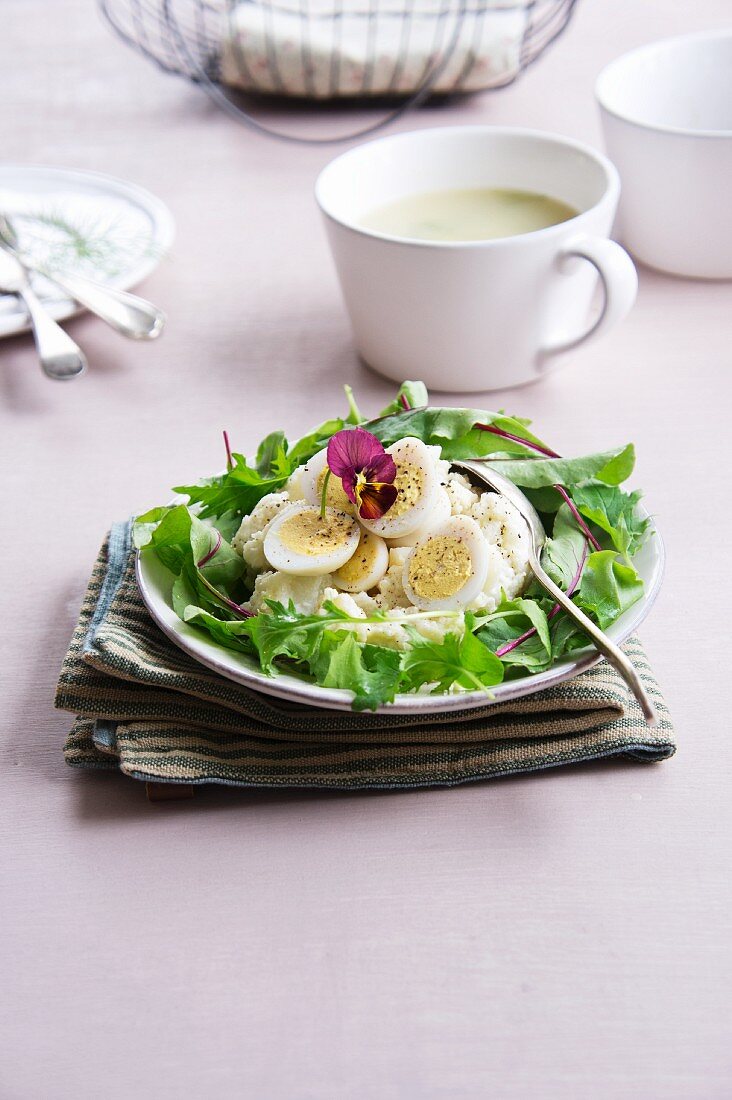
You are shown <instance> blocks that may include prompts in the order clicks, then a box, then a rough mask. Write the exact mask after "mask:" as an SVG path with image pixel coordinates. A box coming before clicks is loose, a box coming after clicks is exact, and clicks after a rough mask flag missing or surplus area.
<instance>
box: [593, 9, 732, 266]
mask: <svg viewBox="0 0 732 1100" xmlns="http://www.w3.org/2000/svg"><path fill="white" fill-rule="evenodd" d="M595 94H596V96H597V101H598V103H599V106H600V115H601V119H602V126H603V131H604V134H605V145H606V148H607V152H608V154H609V156H610V159H611V160H612V161H613V162H614V163H615V165H616V167H617V168H618V170H619V172H620V178H621V180H622V192H621V199H620V208H619V213H618V233H619V236H620V237H621V239H622V241H623V243H624V244H625V245H626V247H627V248H629V249H630V251H631V252H632V253H633V255H634V256H635V257H636V258H637V259H638V260H641V261H642V262H643V263H646V264H649V265H650V266H651V267H656V268H659V269H660V270H662V271H668V272H670V273H672V274H674V275H687V276H692V277H695V278H706V279H729V278H732V202H731V201H730V195H731V194H732V30H722V31H712V32H705V33H702V34H691V35H684V36H682V37H680V38H669V39H666V40H664V41H662V42H653V43H651V44H650V45H647V46H642V47H641V48H640V49H637V50H633V51H631V52H630V53H627V54H624V55H623V56H622V57H619V58H617V59H616V60H615V61H613V62H611V63H610V64H609V65H608V66H607V67H606V68H605V69H603V71H602V72H601V73H600V76H599V77H598V79H597V83H596V85H595Z"/></svg>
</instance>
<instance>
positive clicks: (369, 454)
mask: <svg viewBox="0 0 732 1100" xmlns="http://www.w3.org/2000/svg"><path fill="white" fill-rule="evenodd" d="M328 469H329V470H330V471H331V473H333V474H335V475H336V477H339V478H340V479H341V482H342V483H343V491H344V492H345V494H346V496H347V497H348V499H349V500H350V501H351V502H352V503H353V504H355V505H357V507H358V514H359V515H360V516H361V518H362V519H381V517H382V516H383V515H384V513H385V512H388V510H389V509H390V508H391V506H392V504H393V503H394V501H395V500H396V498H397V489H396V486H395V485H394V484H393V482H394V478H395V477H396V465H395V463H394V459H393V458H392V457H391V455H388V454H387V453H386V451H385V450H384V448H383V446H382V444H381V443H380V442H379V440H378V439H377V438H376V436H375V435H372V434H371V432H367V431H366V429H365V428H344V429H343V430H342V431H340V432H336V434H335V435H334V436H332V437H331V439H330V442H329V443H328Z"/></svg>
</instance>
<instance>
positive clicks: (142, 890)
mask: <svg viewBox="0 0 732 1100" xmlns="http://www.w3.org/2000/svg"><path fill="white" fill-rule="evenodd" d="M729 15H730V11H729V4H728V2H727V0H700V2H699V3H697V4H695V5H694V6H693V8H692V7H690V6H689V5H687V4H683V5H682V4H678V3H674V2H673V0H653V2H647V3H644V4H630V3H626V4H617V3H615V2H613V0H594V2H592V3H590V2H589V0H584V2H583V3H580V5H579V10H578V12H577V15H576V19H575V20H574V22H573V23H572V25H571V27H570V29H569V31H568V33H567V34H566V36H565V37H564V39H563V40H562V41H561V43H559V44H558V45H557V46H556V47H555V48H554V50H553V51H552V52H551V54H550V55H548V56H547V57H546V58H545V59H543V60H542V61H541V62H540V63H539V64H537V66H536V67H535V68H534V69H532V70H531V71H530V72H528V73H527V74H525V76H524V78H523V79H521V80H520V81H519V82H518V83H516V84H515V86H513V87H510V88H508V89H505V90H504V91H502V92H499V93H496V94H493V95H484V96H476V97H475V98H472V99H469V100H467V101H465V102H463V103H461V104H457V105H453V106H449V107H448V106H444V107H433V108H429V109H426V110H422V111H421V112H419V114H416V115H414V116H412V117H409V118H408V119H407V120H405V121H404V122H403V123H402V124H401V126H402V127H403V128H410V127H423V126H433V125H436V124H441V123H446V122H450V123H452V122H454V123H459V122H482V123H485V122H487V123H499V124H521V125H528V126H533V127H539V128H545V129H551V130H558V131H561V132H564V133H566V134H570V135H573V136H575V137H578V138H581V139H585V140H589V141H590V142H594V143H599V140H600V138H599V128H598V122H597V118H596V115H595V109H594V106H593V102H592V96H591V93H592V85H593V78H594V76H595V74H596V73H597V71H598V70H599V68H600V67H601V66H602V64H604V63H605V62H606V61H608V60H609V59H611V58H612V57H614V56H616V55H617V54H619V53H621V52H622V51H624V50H626V49H628V48H630V47H632V46H634V45H636V44H639V43H642V42H645V41H649V40H651V39H653V38H656V37H662V36H666V35H669V34H673V33H677V32H680V31H684V30H695V29H703V28H706V27H715V26H719V25H723V24H724V23H725V21H729ZM0 57H1V58H2V74H3V78H2V79H3V94H2V97H0V142H1V144H0V149H1V155H2V158H3V159H4V160H8V161H28V162H36V163H45V164H53V165H68V166H78V167H86V168H93V169H99V170H103V171H107V172H111V173H114V174H116V175H119V176H123V177H127V178H130V179H132V180H135V181H137V182H139V183H141V184H143V185H146V186H148V187H150V188H151V189H152V190H154V191H155V192H156V193H157V194H159V195H160V196H161V197H162V198H164V199H165V200H166V201H167V202H168V203H169V204H170V206H171V208H172V210H173V213H174V215H175V218H176V220H177V225H178V239H177V243H176V245H175V247H174V250H173V252H172V254H171V256H170V257H169V258H168V259H166V260H165V262H164V263H163V264H162V266H161V267H160V269H159V270H158V272H157V273H156V274H155V275H154V276H153V277H151V278H150V279H149V280H148V282H147V284H146V285H145V288H144V289H145V291H146V292H147V293H148V294H149V295H150V296H151V297H153V298H154V299H155V300H156V301H157V302H159V303H160V305H161V306H163V307H164V308H165V309H166V310H167V311H168V314H169V328H168V331H167V332H166V334H165V336H164V338H163V339H162V341H161V342H160V343H159V344H157V345H150V346H135V345H133V344H130V343H126V342H125V341H123V340H122V339H121V338H118V337H116V336H114V335H113V334H111V333H110V332H108V331H107V330H106V329H105V328H104V326H102V325H101V324H99V323H98V322H95V321H94V320H90V319H88V318H87V319H80V320H78V321H76V322H73V323H72V324H70V326H69V328H70V331H71V332H72V333H73V334H74V336H75V337H77V338H78V340H79V341H81V342H82V343H83V345H84V346H85V348H86V349H87V351H88V353H89V357H90V359H91V362H92V367H91V370H90V372H89V374H88V376H87V377H86V378H85V379H83V380H81V381H79V382H78V383H74V384H72V385H65V386H64V385H54V384H52V383H50V382H48V381H47V380H46V379H45V378H43V377H42V376H41V374H40V372H39V370H38V368H37V365H36V362H35V359H34V353H33V349H32V346H31V343H30V340H29V339H28V338H27V337H20V338H16V339H12V340H9V341H6V342H4V343H2V345H1V346H0V417H1V418H2V427H1V428H0V433H1V434H0V439H1V440H2V454H3V464H2V481H3V496H4V509H3V511H4V515H5V520H6V522H5V524H4V532H5V534H4V539H3V542H4V547H3V549H4V554H3V558H4V570H3V602H4V607H5V613H4V629H3V632H2V639H1V641H0V644H1V645H2V669H3V680H4V687H3V693H2V701H3V730H2V761H3V767H2V779H1V782H2V795H1V796H0V815H2V822H3V825H2V846H1V852H0V860H1V863H0V883H1V884H2V885H1V887H0V890H1V898H2V900H1V901H0V905H1V906H2V924H1V929H2V931H1V934H0V975H1V978H0V990H1V995H0V1096H2V1098H3V1100H49V1098H50V1100H56V1098H65V1097H73V1098H75V1100H86V1098H89V1100H99V1098H104V1100H129V1098H131V1097H155V1098H156V1100H163V1098H168V1097H171V1098H172V1097H176V1098H177V1097H188V1096H190V1097H193V1096H196V1097H198V1096H201V1097H214V1098H218V1097H253V1098H277V1100H279V1098H283V1100H312V1098H317V1100H320V1098H334V1100H335V1098H338V1100H348V1098H357V1100H362V1098H372V1097H373V1098H378V1100H391V1098H402V1097H409V1098H412V1097H419V1098H433V1097H434V1098H440V1100H442V1098H467V1097H484V1096H486V1097H487V1096H491V1097H498V1098H521V1100H523V1098H529V1097H530V1098H538V1097H541V1098H549V1100H551V1098H567V1097H570V1098H574V1097H587V1096H593V1097H597V1098H601V1100H611V1098H612V1100H615V1098H621V1097H622V1098H624V1097H631V1096H632V1097H644V1098H650V1100H682V1098H683V1100H712V1098H717V1097H719V1098H721V1097H726V1096H729V1095H730V1093H731V1092H732V1086H731V1084H730V1073H729V1070H730V1043H729V1036H728V1021H729V1008H730V1005H729V987H730V978H731V977H732V975H731V974H730V953H729V935H728V926H727V913H726V902H727V900H728V898H729V862H728V859H727V858H726V857H727V855H728V850H729V841H730V832H729V826H730V805H731V802H730V796H729V782H728V777H729V762H730V759H729V758H730V752H729V743H730V729H729V712H730V697H729V682H730V670H729V656H728V654H729V647H728V641H729V613H730V601H729V591H730V585H729V582H728V580H726V579H725V578H724V571H725V570H726V569H727V567H728V564H729V562H728V557H729V555H728V550H727V547H728V545H729V540H730V536H732V527H731V526H730V511H729V507H728V504H729V489H728V486H729V462H730V443H729V440H730V416H729V414H730V400H729V398H730V365H731V364H730V349H731V348H732V340H731V333H730V301H731V293H730V284H729V283H726V284H724V283H719V284H705V283H701V282H690V281H684V280H680V279H672V278H666V277H664V276H663V275H660V274H655V273H652V272H650V271H648V270H642V271H641V285H640V295H639V300H638V304H637V306H636V308H635V309H634V311H633V312H632V314H631V315H630V317H629V318H628V320H627V321H626V322H625V323H624V324H623V325H622V326H621V327H620V328H619V329H617V330H616V331H615V332H614V333H613V334H612V335H611V336H610V337H608V338H607V339H605V340H603V341H602V342H600V343H598V344H597V345H596V346H595V345H593V346H591V347H588V348H586V349H584V350H580V351H578V352H576V353H575V354H574V355H573V356H572V357H571V358H570V359H569V360H568V362H567V365H566V368H565V369H564V370H563V371H561V372H559V373H557V374H555V375H553V376H552V377H551V378H549V379H548V380H547V381H546V382H545V383H544V384H542V385H541V386H536V387H534V388H529V389H524V390H522V391H520V392H516V393H511V392H504V393H502V394H500V395H490V396H488V397H486V398H485V399H483V403H487V404H488V406H489V407H491V406H493V407H496V406H498V405H502V406H506V407H509V408H510V409H511V410H515V411H517V412H520V413H523V414H524V415H528V416H531V417H534V418H535V419H536V421H538V422H539V423H540V425H541V428H542V433H543V434H544V435H545V436H546V437H547V438H549V439H551V440H553V441H554V442H555V445H556V446H557V447H558V449H559V450H562V451H575V452H579V451H581V450H582V449H583V448H585V447H587V448H593V449H594V448H598V447H604V446H610V445H612V444H615V443H617V442H624V441H626V440H628V439H633V440H635V441H636V443H637V445H638V451H639V461H638V472H637V483H638V484H640V485H642V486H644V488H645V490H646V492H647V501H648V503H649V505H650V507H651V509H652V511H653V512H654V513H655V515H656V516H657V518H658V522H659V525H660V526H661V529H662V531H663V533H664V535H665V538H666V541H667V545H668V551H669V565H668V574H667V579H666V584H665V588H664V591H663V593H662V597H661V599H660V600H659V602H658V604H657V606H656V608H655V609H654V612H653V614H652V616H651V618H650V619H649V621H648V623H647V625H646V626H645V627H644V630H643V638H644V641H645V643H646V645H647V648H648V651H649V653H650V656H651V659H652V661H653V663H654V665H655V668H656V670H657V673H658V676H659V678H660V680H661V682H662V684H663V685H664V687H665V690H666V692H667V694H668V698H669V701H670V704H671V707H672V709H673V713H674V716H675V719H676V722H677V725H678V735H679V752H678V754H677V756H676V757H675V758H674V759H673V760H671V761H670V762H668V763H665V764H661V765H658V766H653V767H641V766H638V765H632V764H622V763H614V764H605V765H597V766H583V767H578V768H575V769H568V770H558V771H553V772H548V773H545V774H541V775H536V776H529V777H526V778H517V779H510V780H503V781H500V782H494V783H489V784H476V785H470V786H467V787H463V788H455V789H451V790H449V789H448V790H434V791H427V792H418V793H400V794H364V795H331V796H327V795H322V794H321V795H307V794H286V793H273V794H266V793H259V794H256V793H255V794H247V793H241V792H237V791H232V790H225V789H224V790H221V789H218V790H217V789H209V790H205V791H203V792H202V793H201V794H200V795H199V796H198V797H197V798H196V799H195V800H194V801H193V802H190V803H178V804H169V805H163V806H151V805H149V804H148V803H147V802H146V800H145V794H144V789H143V787H142V786H141V785H139V784H136V783H134V782H132V781H125V780H123V779H121V778H119V777H117V776H105V777H100V776H94V775H88V774H78V773H76V772H73V771H71V770H69V769H68V768H67V767H66V766H65V765H64V763H63V760H62V758H61V746H62V743H63V739H64V735H65V732H66V729H67V727H68V725H69V718H68V716H67V715H65V714H61V713H57V712H54V710H53V709H52V703H51V700H52V693H53V687H54V683H55V679H56V675H57V672H58V668H59V663H60V661H61V658H62V655H63V652H64V649H65V646H66V643H67V640H68V637H69V634H70V632H71V629H72V625H73V622H74V617H75V614H76V610H77V607H78V603H79V600H80V597H81V594H82V590H83V587H84V583H85V581H86V578H87V574H88V571H89V568H90V566H91V563H92V561H93V558H94V555H95V553H96V550H97V546H98V543H99V541H100V539H101V536H102V534H103V532H104V529H105V527H106V525H107V524H108V523H109V522H110V520H112V519H115V518H119V517H122V516H125V515H127V514H128V513H129V512H131V511H132V510H133V509H140V508H143V507H146V506H148V505H152V504H154V503H157V502H159V501H160V500H161V499H165V497H166V493H167V491H168V487H169V486H170V485H172V484H174V483H179V482H181V481H185V480H187V479H193V478H195V477H197V476H198V475H200V474H201V473H203V472H205V471H208V470H212V469H215V468H216V467H218V466H219V465H220V464H221V447H220V431H221V428H222V427H228V429H229V431H230V432H231V434H232V437H233V440H234V442H235V444H236V445H237V447H238V448H240V449H241V450H244V451H246V450H247V449H248V448H249V447H251V445H252V444H253V443H254V442H255V441H256V439H257V438H258V437H259V436H260V435H261V434H263V433H264V432H266V431H267V430H269V429H271V428H274V427H276V426H282V427H284V428H285V429H287V430H288V431H289V432H291V433H297V432H298V431H299V430H300V429H301V428H302V427H303V426H305V425H308V424H310V423H311V422H315V421H317V420H318V419H320V418H321V416H322V415H323V414H324V413H325V412H326V411H329V410H330V409H332V408H333V401H334V399H335V397H336V395H337V391H338V387H339V386H340V385H341V383H343V382H350V383H352V384H353V386H354V387H355V388H356V391H357V394H358V396H359V399H360V400H361V402H362V403H363V405H364V407H365V408H367V409H369V410H371V409H376V408H378V407H379V405H380V404H381V403H383V402H384V400H385V399H386V398H387V396H388V395H389V394H390V392H391V387H390V386H389V384H388V383H386V382H384V381H382V380H380V379H379V378H377V377H376V376H374V375H372V374H371V373H369V372H368V371H367V370H366V369H365V368H363V367H362V366H361V365H360V364H359V363H358V361H357V360H356V358H355V356H354V354H353V351H352V348H351V344H350V340H349V331H348V327H347V323H346V319H345V316H344V312H343V309H342V307H341V303H340V299H339V296H338V291H337V286H336V281H335V276H334V273H333V270H332V268H331V264H330V260H329V256H328V254H327V250H326V245H325V241H324V237H323V234H322V232H321V226H320V224H319V221H318V217H317V215H316V210H315V208H314V205H313V201H312V197H311V189H312V183H313V180H314V178H315V176H316V174H317V172H318V170H319V169H320V168H321V166H322V165H323V164H325V163H326V161H327V160H328V159H329V158H330V157H331V156H332V155H333V152H332V150H328V149H324V148H309V149H307V148H299V147H293V146H287V145H282V144H278V143H276V142H272V141H268V140H265V139H262V138H259V137H257V136H255V135H253V134H251V133H249V132H247V131H245V130H243V129H239V128H237V127H236V126H235V125H234V124H233V123H232V122H230V121H229V120H228V119H226V118H224V117H223V116H222V115H220V114H219V113H218V112H217V111H216V110H215V109H214V108H213V107H211V106H210V105H209V103H208V102H207V100H206V99H205V98H204V97H202V95H201V94H200V93H199V92H197V91H196V90H195V89H193V88H191V87H189V86H187V85H186V84H184V83H183V82H179V81H176V80H175V79H173V78H166V77H164V76H163V75H161V74H159V73H157V72H156V71H155V70H154V69H152V68H151V67H150V66H148V65H147V64H146V63H145V62H143V61H142V60H141V59H139V58H137V57H136V56H134V55H133V54H132V53H130V52H128V51H127V50H125V49H124V48H123V47H122V46H121V45H119V44H118V43H117V42H116V41H115V40H114V39H113V38H112V37H111V36H110V35H109V34H108V33H107V31H106V29H105V28H104V27H103V25H102V24H101V23H100V21H99V20H98V18H97V17H96V15H95V13H94V11H93V7H92V4H91V3H89V2H88V0H85V2H83V0H66V2H65V3H64V4H60V3H58V2H54V0H5V3H4V4H3V12H2V37H1V38H0ZM720 201H726V200H725V198H724V196H723V195H722V193H720ZM448 396H449V395H448ZM480 400H481V399H476V402H480ZM702 479H703V480H702ZM701 485H704V486H705V492H704V495H702V490H701V488H700V486H701ZM723 502H726V504H724V506H723V508H722V510H721V511H720V508H719V506H720V504H723ZM713 544H716V546H717V547H718V550H717V554H716V556H715V557H713V556H712V553H711V552H710V549H709V547H711V546H712V545H713Z"/></svg>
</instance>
